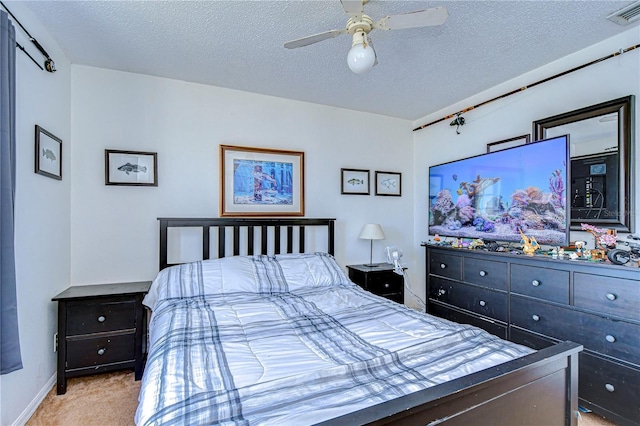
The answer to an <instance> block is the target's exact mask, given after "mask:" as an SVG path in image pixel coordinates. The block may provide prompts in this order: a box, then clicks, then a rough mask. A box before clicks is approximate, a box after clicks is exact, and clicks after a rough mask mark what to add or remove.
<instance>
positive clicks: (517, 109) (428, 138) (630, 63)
mask: <svg viewBox="0 0 640 426" xmlns="http://www.w3.org/2000/svg"><path fill="white" fill-rule="evenodd" d="M637 42H638V29H637V28H634V29H631V30H629V31H626V32H625V33H622V34H620V35H618V36H616V37H613V38H611V39H609V40H606V41H604V42H602V43H599V44H596V45H594V46H591V47H590V48H588V49H584V50H582V51H579V52H576V53H574V54H572V55H570V56H567V57H565V58H563V59H561V60H558V61H555V62H553V63H550V64H548V65H546V66H544V67H542V68H539V69H537V70H534V71H532V72H530V73H527V74H525V75H522V76H520V77H518V78H516V79H514V80H511V81H508V82H505V83H502V84H501V85H499V86H496V87H494V88H492V89H491V90H488V91H486V92H484V93H480V94H478V95H476V96H473V97H471V98H469V99H465V100H464V101H462V102H459V103H458V104H455V105H451V106H449V107H447V108H445V109H443V110H441V111H438V112H437V113H434V114H431V115H429V116H427V117H424V118H422V119H420V120H418V121H416V122H415V123H414V124H415V126H414V127H418V126H421V125H423V124H426V123H430V122H432V121H435V120H437V119H439V118H441V117H444V116H446V115H448V114H452V113H455V112H457V111H461V110H462V109H465V108H467V107H469V106H472V105H477V104H479V103H480V102H484V101H487V100H489V99H492V98H494V97H497V96H500V95H502V94H504V93H507V92H510V91H512V90H515V89H517V88H520V87H524V86H527V85H530V84H532V83H534V82H537V81H539V80H541V79H543V78H547V77H550V76H552V75H556V74H558V73H560V72H563V71H566V70H569V69H572V68H574V67H577V66H580V65H582V64H585V63H588V62H591V61H593V60H596V59H599V58H601V57H604V56H608V55H610V54H612V53H614V52H617V51H619V50H620V49H625V48H627V47H630V46H633V45H635V44H636V43H637ZM639 55H640V53H639V52H638V50H632V51H630V52H628V53H626V54H624V55H621V56H618V57H615V58H612V59H608V60H606V61H603V62H600V63H598V64H595V65H591V66H589V67H587V68H583V69H582V70H579V71H576V72H573V73H571V74H568V75H565V76H563V77H559V78H557V79H555V80H552V81H549V82H547V83H543V84H540V85H538V86H535V87H533V88H530V89H527V90H525V91H522V92H520V93H517V94H515V95H511V96H509V97H507V98H504V99H501V100H498V101H495V102H492V103H490V104H487V105H485V106H482V107H480V108H478V109H476V110H472V111H470V112H468V113H465V114H464V117H465V120H466V124H465V125H464V126H463V127H461V129H460V132H461V133H460V134H459V135H457V134H456V132H455V128H454V127H451V126H449V122H450V121H451V120H445V121H444V122H442V123H439V124H435V125H432V126H430V127H426V128H425V129H422V130H419V131H416V132H415V137H414V149H415V152H414V159H415V160H414V170H415V173H414V175H415V182H414V187H415V192H414V214H415V215H414V227H415V232H414V235H415V239H414V244H413V247H418V246H419V244H420V242H421V241H426V240H428V239H429V235H428V229H427V225H428V202H427V197H428V168H429V166H430V165H434V164H439V163H444V162H447V161H451V160H456V159H460V158H463V157H468V156H472V155H477V154H482V153H484V152H486V144H487V143H489V142H495V141H499V140H503V139H508V138H511V137H514V136H518V135H522V134H527V133H531V132H532V122H533V121H535V120H539V119H542V118H545V117H550V116H553V115H556V114H560V113H563V112H567V111H572V110H575V109H578V108H583V107H586V106H589V105H593V104H597V103H600V102H605V101H608V100H612V99H616V98H620V97H623V96H628V95H631V94H633V95H635V96H636V103H637V102H638V101H639V100H640V59H639ZM637 108H638V106H637V105H636V117H635V119H636V129H635V134H636V144H635V164H638V163H639V162H640V149H638V142H637V136H638V135H639V134H640V132H639V131H638V127H639V126H640V120H638V114H637V111H638V109H637ZM442 147H446V148H445V149H442ZM635 181H636V183H635V186H636V188H638V187H640V170H636V177H635ZM636 193H637V191H636ZM631 213H632V216H633V219H632V220H634V221H635V226H636V229H640V197H638V196H637V195H636V197H635V206H634V209H633V211H632V212H631ZM587 235H588V234H585V233H582V232H572V233H571V239H572V240H576V239H585V240H586V241H592V238H589V237H588V236H587ZM419 256H424V249H418V248H416V252H415V256H414V257H416V258H417V257H419ZM419 268H421V271H420V274H421V275H420V276H421V277H422V278H421V283H422V284H421V286H420V287H419V291H420V293H419V294H421V295H423V296H424V292H425V289H424V261H423V262H421V263H420V264H419Z"/></svg>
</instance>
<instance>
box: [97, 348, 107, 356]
mask: <svg viewBox="0 0 640 426" xmlns="http://www.w3.org/2000/svg"><path fill="white" fill-rule="evenodd" d="M105 352H106V349H105V348H100V349H98V355H104V353H105Z"/></svg>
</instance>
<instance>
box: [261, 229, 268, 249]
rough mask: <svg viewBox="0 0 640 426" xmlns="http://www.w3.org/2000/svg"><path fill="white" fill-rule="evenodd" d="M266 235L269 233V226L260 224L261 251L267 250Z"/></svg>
mask: <svg viewBox="0 0 640 426" xmlns="http://www.w3.org/2000/svg"><path fill="white" fill-rule="evenodd" d="M268 235H269V228H268V227H266V226H262V253H266V252H267V241H268Z"/></svg>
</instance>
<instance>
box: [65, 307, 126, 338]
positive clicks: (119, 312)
mask: <svg viewBox="0 0 640 426" xmlns="http://www.w3.org/2000/svg"><path fill="white" fill-rule="evenodd" d="M135 326H136V301H135V300H124V301H122V300H121V301H110V302H100V301H95V302H85V303H79V304H71V303H69V304H68V306H67V336H75V335H78V334H91V333H98V332H107V331H115V330H123V329H130V328H135Z"/></svg>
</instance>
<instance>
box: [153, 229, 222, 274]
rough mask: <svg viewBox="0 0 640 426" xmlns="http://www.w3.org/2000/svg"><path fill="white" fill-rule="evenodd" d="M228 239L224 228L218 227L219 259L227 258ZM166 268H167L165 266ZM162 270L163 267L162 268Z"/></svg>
mask: <svg viewBox="0 0 640 426" xmlns="http://www.w3.org/2000/svg"><path fill="white" fill-rule="evenodd" d="M226 238H227V233H226V232H225V228H224V226H222V225H220V226H218V257H225V256H226V255H227V254H226V253H225V249H226V247H227V245H226V241H225V239H226ZM165 267H166V266H165ZM160 269H162V265H161V266H160Z"/></svg>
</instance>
